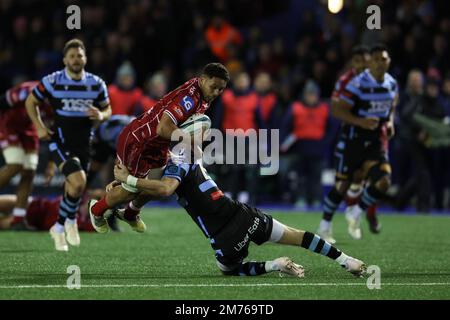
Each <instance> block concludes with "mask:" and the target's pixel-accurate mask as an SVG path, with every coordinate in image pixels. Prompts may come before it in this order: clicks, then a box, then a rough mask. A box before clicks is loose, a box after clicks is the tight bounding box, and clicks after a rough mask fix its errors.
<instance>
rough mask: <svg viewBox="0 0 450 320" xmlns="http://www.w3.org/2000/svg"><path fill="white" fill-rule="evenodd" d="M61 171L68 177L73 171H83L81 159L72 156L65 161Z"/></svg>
mask: <svg viewBox="0 0 450 320" xmlns="http://www.w3.org/2000/svg"><path fill="white" fill-rule="evenodd" d="M61 171H62V173H63V174H64V175H65V176H66V178H67V177H69V176H70V175H71V174H72V173H75V172H78V171H83V167H82V166H81V163H80V160H78V159H76V158H71V159H69V160H67V161H66V162H65V163H64V165H63V167H62V170H61Z"/></svg>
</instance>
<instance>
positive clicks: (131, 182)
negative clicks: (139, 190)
mask: <svg viewBox="0 0 450 320" xmlns="http://www.w3.org/2000/svg"><path fill="white" fill-rule="evenodd" d="M137 182H138V178H136V177H134V176H132V175H128V177H127V185H129V186H132V187H135V188H136V185H137Z"/></svg>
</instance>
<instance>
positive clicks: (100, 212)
mask: <svg viewBox="0 0 450 320" xmlns="http://www.w3.org/2000/svg"><path fill="white" fill-rule="evenodd" d="M229 80H230V76H229V73H228V70H227V69H226V68H225V67H224V66H223V65H222V64H220V63H209V64H207V65H206V66H205V67H204V68H203V70H202V72H201V75H200V76H199V77H196V78H193V79H191V80H189V81H187V82H186V83H184V84H183V85H181V86H180V87H178V88H176V89H175V90H173V91H171V92H169V93H168V94H167V95H165V96H164V97H163V98H162V99H161V100H159V101H158V102H157V104H156V105H155V106H154V107H153V108H151V109H150V110H148V111H147V112H145V113H143V114H142V115H141V116H139V117H138V118H136V119H135V120H134V121H132V122H131V123H130V124H129V125H128V126H126V127H125V128H124V129H123V131H122V132H121V133H120V135H119V138H118V141H117V161H118V162H119V163H121V164H123V165H125V166H126V168H127V169H128V170H129V171H130V172H131V173H132V175H133V176H135V177H138V178H145V177H147V178H149V179H159V178H161V176H162V172H163V170H164V168H165V166H166V164H167V161H168V154H169V145H170V142H171V136H172V133H173V132H174V131H175V130H176V129H178V125H180V124H182V123H183V122H185V121H186V120H187V119H188V118H189V117H190V116H192V115H193V114H195V113H205V111H206V110H207V109H208V108H209V106H210V104H211V102H212V101H213V100H214V99H215V98H217V97H218V96H219V95H220V94H222V92H223V90H224V89H225V87H226V86H227V83H228V81H229ZM135 184H136V181H128V182H127V183H121V184H118V183H117V185H115V187H114V188H111V189H110V190H109V191H108V192H107V194H106V196H105V197H103V198H102V199H100V200H99V201H96V200H92V201H90V202H89V212H90V214H91V218H92V222H93V223H94V224H95V225H96V227H97V228H98V229H100V230H102V231H103V232H107V231H108V230H109V227H108V224H107V222H106V220H105V219H104V213H105V212H106V211H107V210H108V209H111V208H113V207H115V206H117V205H119V204H123V203H126V202H129V204H128V206H127V208H126V209H125V211H123V218H124V220H125V221H126V222H127V223H128V224H130V226H131V227H132V228H133V230H135V231H137V232H144V231H145V229H146V226H145V224H144V222H143V221H142V220H141V219H140V217H139V212H140V209H141V208H142V207H143V206H144V205H145V203H147V202H148V201H149V200H151V198H149V196H148V195H147V196H144V195H139V191H138V189H137V188H136V186H135Z"/></svg>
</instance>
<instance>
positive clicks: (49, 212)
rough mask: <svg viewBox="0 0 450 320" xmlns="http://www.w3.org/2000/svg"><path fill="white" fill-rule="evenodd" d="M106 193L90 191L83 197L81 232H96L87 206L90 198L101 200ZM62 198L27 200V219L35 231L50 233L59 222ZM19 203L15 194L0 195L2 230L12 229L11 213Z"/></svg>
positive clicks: (0, 224)
mask: <svg viewBox="0 0 450 320" xmlns="http://www.w3.org/2000/svg"><path fill="white" fill-rule="evenodd" d="M104 193H105V192H104V191H103V190H100V189H94V190H89V191H88V192H87V194H86V195H85V196H84V197H83V200H82V206H81V207H80V210H79V212H78V215H79V219H78V220H77V223H78V228H79V230H81V231H89V232H92V231H94V228H92V225H91V222H90V221H89V215H88V213H87V206H86V205H85V204H86V203H87V201H88V200H89V197H93V198H100V197H101V196H102V195H104ZM61 199H62V197H57V198H53V199H52V198H45V197H29V198H28V199H27V203H28V206H27V210H26V219H27V221H28V224H29V225H30V227H31V228H33V230H37V231H48V230H50V228H51V227H52V226H53V225H54V224H55V222H56V220H58V213H59V204H60V202H61ZM16 203H17V196H16V195H13V194H5V195H0V230H8V229H11V225H12V221H13V217H12V215H11V212H12V210H13V208H14V207H15V205H16Z"/></svg>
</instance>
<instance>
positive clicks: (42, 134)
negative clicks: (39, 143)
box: [37, 126, 53, 140]
mask: <svg viewBox="0 0 450 320" xmlns="http://www.w3.org/2000/svg"><path fill="white" fill-rule="evenodd" d="M37 133H38V137H39V139H40V140H50V138H51V136H52V134H53V131H51V130H50V129H49V128H47V127H45V126H44V127H38V128H37Z"/></svg>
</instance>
